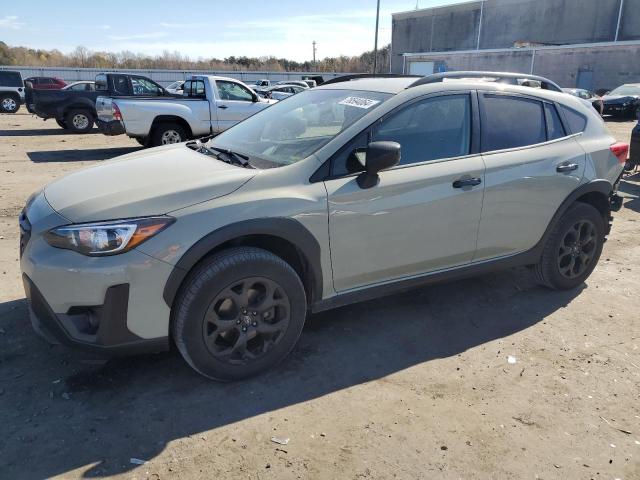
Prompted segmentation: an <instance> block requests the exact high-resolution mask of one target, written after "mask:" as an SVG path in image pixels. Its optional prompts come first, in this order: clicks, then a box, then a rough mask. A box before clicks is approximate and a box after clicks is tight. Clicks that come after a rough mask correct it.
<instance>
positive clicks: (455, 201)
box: [325, 155, 484, 292]
mask: <svg viewBox="0 0 640 480" xmlns="http://www.w3.org/2000/svg"><path fill="white" fill-rule="evenodd" d="M464 176H473V177H479V178H481V179H483V178H484V164H483V161H482V158H481V157H480V155H476V156H469V157H464V158H459V159H451V160H445V161H436V162H430V163H423V164H414V165H407V166H403V167H396V168H394V169H392V170H388V171H384V172H380V182H379V184H378V185H377V186H375V187H373V188H369V189H361V188H360V187H358V185H357V183H356V177H355V176H349V177H345V178H339V179H334V180H328V181H327V182H325V185H326V188H327V193H328V199H329V232H330V236H331V259H332V265H333V276H334V287H335V289H336V291H338V292H341V291H345V290H349V289H352V288H357V287H360V286H364V285H369V284H374V283H378V282H384V281H388V280H393V279H398V278H401V277H406V276H410V275H417V274H421V273H425V272H429V271H434V270H438V269H443V268H447V267H453V266H457V265H464V264H467V263H470V262H471V260H472V258H473V255H474V252H475V249H476V239H477V231H478V222H479V219H480V212H481V208H482V195H483V187H482V185H480V186H476V187H464V188H453V186H452V184H453V182H454V181H456V180H458V179H460V178H461V177H464Z"/></svg>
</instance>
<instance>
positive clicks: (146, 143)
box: [134, 137, 149, 147]
mask: <svg viewBox="0 0 640 480" xmlns="http://www.w3.org/2000/svg"><path fill="white" fill-rule="evenodd" d="M134 138H135V139H136V142H138V143H139V144H140V145H142V146H143V147H148V146H149V137H134Z"/></svg>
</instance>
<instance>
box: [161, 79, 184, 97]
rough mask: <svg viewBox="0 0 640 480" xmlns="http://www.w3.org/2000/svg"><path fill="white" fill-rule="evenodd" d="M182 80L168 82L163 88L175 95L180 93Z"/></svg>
mask: <svg viewBox="0 0 640 480" xmlns="http://www.w3.org/2000/svg"><path fill="white" fill-rule="evenodd" d="M183 85H184V80H178V81H177V82H173V83H170V84H169V85H167V86H166V87H165V90H166V91H167V92H169V93H175V94H177V95H182V92H183V89H182V87H183Z"/></svg>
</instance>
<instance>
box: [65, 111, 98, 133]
mask: <svg viewBox="0 0 640 480" xmlns="http://www.w3.org/2000/svg"><path fill="white" fill-rule="evenodd" d="M64 123H66V125H67V127H66V128H67V129H68V130H70V131H72V132H74V133H87V132H89V131H90V130H91V129H92V128H93V115H92V114H91V113H90V112H88V111H86V110H70V111H69V112H67V114H66V115H65V116H64Z"/></svg>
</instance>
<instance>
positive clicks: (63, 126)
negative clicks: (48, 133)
mask: <svg viewBox="0 0 640 480" xmlns="http://www.w3.org/2000/svg"><path fill="white" fill-rule="evenodd" d="M56 123H57V124H58V126H59V127H60V128H64V129H65V130H66V129H67V122H65V121H64V120H63V119H61V118H56Z"/></svg>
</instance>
